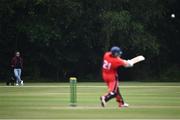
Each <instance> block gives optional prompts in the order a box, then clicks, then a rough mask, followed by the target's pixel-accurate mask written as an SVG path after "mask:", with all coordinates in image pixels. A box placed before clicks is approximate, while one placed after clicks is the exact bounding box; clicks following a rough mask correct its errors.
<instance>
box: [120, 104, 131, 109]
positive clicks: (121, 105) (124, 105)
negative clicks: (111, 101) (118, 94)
mask: <svg viewBox="0 0 180 120" xmlns="http://www.w3.org/2000/svg"><path fill="white" fill-rule="evenodd" d="M128 106H129V104H127V103H124V104H120V105H119V107H121V108H123V107H128Z"/></svg>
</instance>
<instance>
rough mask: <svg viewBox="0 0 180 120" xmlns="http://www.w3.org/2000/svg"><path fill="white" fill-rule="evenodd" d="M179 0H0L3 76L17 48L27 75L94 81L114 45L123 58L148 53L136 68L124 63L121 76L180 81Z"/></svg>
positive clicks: (53, 79)
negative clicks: (105, 55)
mask: <svg viewBox="0 0 180 120" xmlns="http://www.w3.org/2000/svg"><path fill="white" fill-rule="evenodd" d="M178 4H179V1H178V0H146V1H144V0H0V47H1V50H0V55H1V57H0V66H1V67H0V77H1V79H2V80H4V79H5V78H6V77H7V76H8V75H9V71H10V60H11V58H12V57H13V55H14V52H15V51H17V50H18V51H20V52H21V54H22V57H23V58H24V70H23V71H24V72H23V76H24V78H26V79H29V80H37V79H38V80H40V79H41V78H42V79H43V80H44V79H50V80H51V81H65V80H67V78H68V77H69V76H78V77H79V78H80V79H81V80H82V81H93V80H94V81H96V80H97V79H99V78H100V77H101V74H100V73H101V64H102V57H103V53H104V52H105V51H108V50H109V49H110V48H111V47H112V46H114V45H116V46H120V47H121V48H122V50H123V53H124V54H123V58H125V59H130V58H132V57H134V56H136V55H140V54H142V55H144V56H145V57H146V61H145V62H143V63H142V64H137V66H135V67H134V68H133V69H126V70H125V69H120V70H119V71H120V76H122V78H121V79H125V80H147V79H152V80H156V79H157V80H163V81H164V80H167V81H168V80H173V81H178V77H180V76H179V54H178V53H177V51H179V50H180V49H179V45H180V42H179V25H180V22H179V21H180V20H179V7H178ZM171 13H175V14H176V17H175V18H171ZM123 76H125V77H123Z"/></svg>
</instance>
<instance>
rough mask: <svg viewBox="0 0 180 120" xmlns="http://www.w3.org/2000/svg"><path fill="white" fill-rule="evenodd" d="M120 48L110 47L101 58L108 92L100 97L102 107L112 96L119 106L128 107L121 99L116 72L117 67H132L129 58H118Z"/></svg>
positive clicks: (103, 76) (120, 53)
mask: <svg viewBox="0 0 180 120" xmlns="http://www.w3.org/2000/svg"><path fill="white" fill-rule="evenodd" d="M121 55H122V50H121V48H119V47H116V46H114V47H112V48H111V50H110V52H106V53H105V54H104V58H103V66H102V78H103V80H104V82H105V83H106V85H107V87H108V93H107V94H106V95H104V96H101V97H100V100H101V105H102V107H105V105H106V103H107V102H108V101H109V100H111V99H112V98H116V101H117V102H118V105H119V107H128V104H127V103H125V102H124V101H123V98H122V96H121V94H120V92H119V86H118V84H119V83H118V73H117V69H118V68H119V67H133V63H132V62H131V61H130V60H123V59H122V58H120V57H121Z"/></svg>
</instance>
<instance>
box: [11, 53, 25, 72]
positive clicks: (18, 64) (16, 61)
mask: <svg viewBox="0 0 180 120" xmlns="http://www.w3.org/2000/svg"><path fill="white" fill-rule="evenodd" d="M11 67H12V68H17V69H18V68H20V69H22V68H23V59H22V58H21V57H16V56H15V57H13V58H12V60H11Z"/></svg>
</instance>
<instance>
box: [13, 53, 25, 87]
mask: <svg viewBox="0 0 180 120" xmlns="http://www.w3.org/2000/svg"><path fill="white" fill-rule="evenodd" d="M11 67H12V69H13V71H14V76H15V77H16V86H18V85H19V84H20V85H23V81H22V80H21V72H22V68H23V59H22V58H21V56H20V52H16V53H15V56H14V57H13V58H12V60H11Z"/></svg>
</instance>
